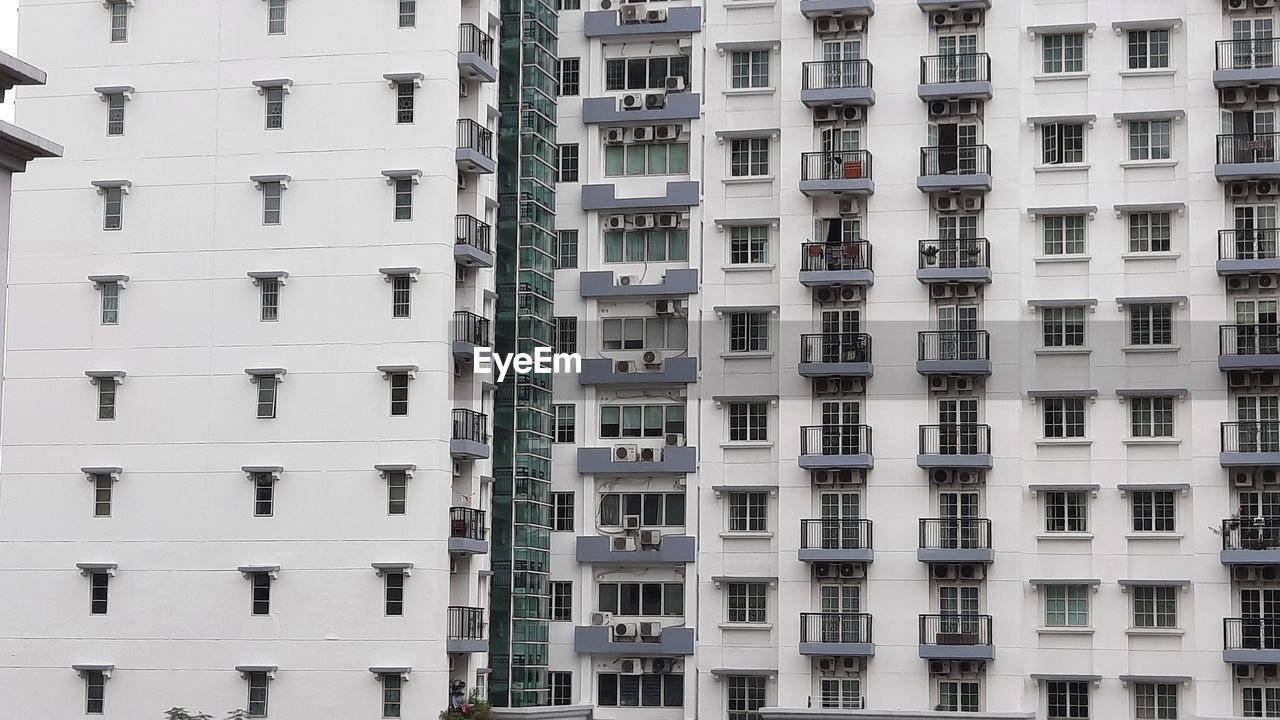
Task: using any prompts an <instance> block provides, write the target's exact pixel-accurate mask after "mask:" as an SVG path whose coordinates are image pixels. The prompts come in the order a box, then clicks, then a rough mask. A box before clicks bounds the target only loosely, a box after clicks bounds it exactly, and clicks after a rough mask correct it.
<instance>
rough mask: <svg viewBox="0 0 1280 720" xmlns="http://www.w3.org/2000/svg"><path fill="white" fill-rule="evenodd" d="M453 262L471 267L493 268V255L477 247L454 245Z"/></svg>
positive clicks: (461, 244)
mask: <svg viewBox="0 0 1280 720" xmlns="http://www.w3.org/2000/svg"><path fill="white" fill-rule="evenodd" d="M453 261H454V262H456V263H458V264H459V265H469V266H471V267H493V253H487V252H485V251H483V250H481V249H480V248H478V247H476V246H475V245H468V244H466V243H454V245H453Z"/></svg>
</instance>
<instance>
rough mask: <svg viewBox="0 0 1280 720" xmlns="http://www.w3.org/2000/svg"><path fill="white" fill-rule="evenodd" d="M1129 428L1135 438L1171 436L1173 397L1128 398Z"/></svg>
mask: <svg viewBox="0 0 1280 720" xmlns="http://www.w3.org/2000/svg"><path fill="white" fill-rule="evenodd" d="M1129 418H1130V430H1131V431H1132V433H1133V437H1135V438H1171V437H1173V398H1171V397H1131V398H1129Z"/></svg>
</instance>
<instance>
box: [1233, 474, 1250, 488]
mask: <svg viewBox="0 0 1280 720" xmlns="http://www.w3.org/2000/svg"><path fill="white" fill-rule="evenodd" d="M1231 486H1232V487H1238V488H1251V487H1253V472H1252V471H1250V470H1232V471H1231Z"/></svg>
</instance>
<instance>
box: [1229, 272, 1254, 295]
mask: <svg viewBox="0 0 1280 720" xmlns="http://www.w3.org/2000/svg"><path fill="white" fill-rule="evenodd" d="M1227 289H1228V290H1234V291H1237V292H1239V291H1244V292H1247V291H1248V290H1249V277H1248V276H1247V275H1231V276H1229V277H1228V278H1227Z"/></svg>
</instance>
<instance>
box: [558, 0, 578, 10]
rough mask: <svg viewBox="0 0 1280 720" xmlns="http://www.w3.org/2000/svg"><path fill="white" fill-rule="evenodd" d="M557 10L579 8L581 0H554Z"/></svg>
mask: <svg viewBox="0 0 1280 720" xmlns="http://www.w3.org/2000/svg"><path fill="white" fill-rule="evenodd" d="M556 9H557V10H581V9H582V0H558V1H557V2H556Z"/></svg>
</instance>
